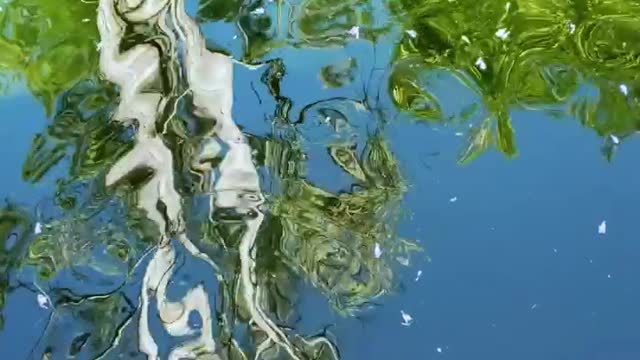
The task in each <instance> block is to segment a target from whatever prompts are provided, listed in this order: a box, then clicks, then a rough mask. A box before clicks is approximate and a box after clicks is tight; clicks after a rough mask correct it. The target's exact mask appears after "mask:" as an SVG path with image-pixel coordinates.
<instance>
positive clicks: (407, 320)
mask: <svg viewBox="0 0 640 360" xmlns="http://www.w3.org/2000/svg"><path fill="white" fill-rule="evenodd" d="M400 316H402V322H401V324H402V325H403V326H411V323H413V317H412V316H411V315H409V314H407V313H406V312H404V310H400Z"/></svg>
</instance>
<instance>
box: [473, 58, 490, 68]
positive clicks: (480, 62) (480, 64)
mask: <svg viewBox="0 0 640 360" xmlns="http://www.w3.org/2000/svg"><path fill="white" fill-rule="evenodd" d="M475 65H476V66H477V67H478V69H480V70H487V64H485V62H484V60H483V59H482V58H481V57H479V58H478V60H476V63H475Z"/></svg>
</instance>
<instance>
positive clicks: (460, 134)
mask: <svg viewBox="0 0 640 360" xmlns="http://www.w3.org/2000/svg"><path fill="white" fill-rule="evenodd" d="M462 135H464V134H463V133H461V132H457V133H456V136H462Z"/></svg>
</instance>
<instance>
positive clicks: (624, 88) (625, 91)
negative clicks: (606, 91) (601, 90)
mask: <svg viewBox="0 0 640 360" xmlns="http://www.w3.org/2000/svg"><path fill="white" fill-rule="evenodd" d="M618 89H620V92H621V93H623V94H624V96H627V95H629V88H628V87H627V85H625V84H620V85H619V86H618Z"/></svg>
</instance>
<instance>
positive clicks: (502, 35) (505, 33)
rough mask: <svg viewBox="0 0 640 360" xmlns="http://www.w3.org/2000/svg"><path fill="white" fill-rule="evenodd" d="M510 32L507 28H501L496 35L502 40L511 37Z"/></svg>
mask: <svg viewBox="0 0 640 360" xmlns="http://www.w3.org/2000/svg"><path fill="white" fill-rule="evenodd" d="M509 34H510V32H509V31H508V30H507V29H505V28H500V29H498V31H496V36H497V37H498V38H500V39H502V40H505V39H506V38H508V37H509Z"/></svg>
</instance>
